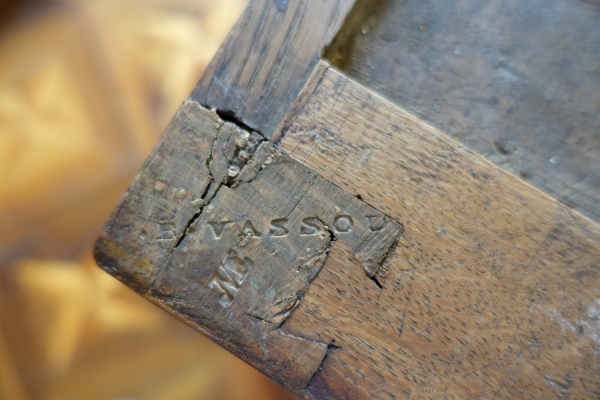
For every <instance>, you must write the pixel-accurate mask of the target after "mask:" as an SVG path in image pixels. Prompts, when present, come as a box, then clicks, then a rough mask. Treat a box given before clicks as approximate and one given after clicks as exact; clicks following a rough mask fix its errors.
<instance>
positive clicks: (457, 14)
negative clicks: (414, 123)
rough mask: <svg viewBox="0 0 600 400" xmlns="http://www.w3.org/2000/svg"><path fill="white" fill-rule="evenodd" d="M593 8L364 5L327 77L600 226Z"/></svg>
mask: <svg viewBox="0 0 600 400" xmlns="http://www.w3.org/2000/svg"><path fill="white" fill-rule="evenodd" d="M599 18H600V3H598V2H597V1H583V0H549V1H548V0H535V1H520V0H509V1H503V2H497V1H490V0H476V1H471V0H468V1H467V0H453V1H442V2H436V1H420V0H409V1H399V0H384V1H380V0H365V1H361V2H358V3H357V7H356V8H355V10H354V11H353V13H352V14H351V15H350V17H349V18H348V23H345V24H344V26H343V28H342V30H341V32H340V33H339V34H338V35H337V36H336V40H335V42H334V43H333V44H332V46H331V48H330V50H329V51H328V53H327V57H328V58H329V59H330V60H331V62H332V63H333V65H335V66H336V67H338V68H340V69H342V70H343V71H345V72H346V73H347V74H348V75H349V76H350V77H352V78H353V79H355V80H357V81H358V82H360V83H362V84H363V85H365V86H367V87H370V88H372V89H374V90H375V91H377V92H379V93H381V94H382V95H383V96H385V97H386V98H388V99H390V100H392V101H393V102H395V103H397V104H398V105H400V106H401V107H403V108H405V109H406V110H408V111H410V112H411V113H413V114H415V115H416V116H418V117H419V118H421V119H422V120H424V121H427V122H428V123H431V124H432V125H434V126H436V127H437V128H439V129H441V130H442V131H443V132H444V133H446V134H448V135H450V136H452V137H453V138H455V139H458V140H460V141H461V142H462V143H463V144H465V145H467V146H468V147H470V148H472V149H474V150H475V151H477V152H479V153H480V154H482V155H484V156H485V157H486V158H488V159H489V160H491V161H493V162H494V163H495V164H496V165H498V166H501V167H502V168H504V169H507V170H509V171H510V172H512V173H513V174H515V175H516V176H519V177H521V178H523V179H525V180H527V181H529V182H531V183H532V184H533V185H535V186H537V187H538V188H540V189H542V190H544V191H546V192H548V193H550V194H551V195H552V196H553V197H555V198H557V199H558V200H560V201H561V202H563V203H565V204H567V205H568V206H569V207H572V208H575V209H577V210H579V211H580V212H582V213H583V214H585V215H587V216H589V217H591V218H592V219H594V220H596V221H597V222H598V221H600V135H599V134H598V132H599V131H600V113H599V112H598V110H599V109H600V57H598V54H599V53H600V24H599V23H598V20H599Z"/></svg>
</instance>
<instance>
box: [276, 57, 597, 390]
mask: <svg viewBox="0 0 600 400" xmlns="http://www.w3.org/2000/svg"><path fill="white" fill-rule="evenodd" d="M321 70H322V69H321ZM314 79H316V83H315V82H312V83H311V84H309V85H308V87H309V88H310V90H309V92H308V93H305V94H304V95H303V96H301V99H302V102H303V105H301V106H298V107H295V108H293V111H292V112H290V116H289V121H287V122H286V123H285V124H284V126H285V127H286V128H284V132H283V139H282V141H281V149H282V150H284V151H285V152H286V153H288V154H289V155H290V156H291V158H293V159H295V160H297V161H298V162H300V163H302V164H304V165H305V166H307V167H309V168H311V169H313V170H314V171H316V172H317V173H319V174H320V175H321V176H322V177H323V178H325V179H327V180H329V181H331V182H332V183H333V184H335V185H337V186H339V187H340V188H341V189H344V190H345V191H347V192H349V193H352V194H354V195H356V196H359V197H361V198H363V199H364V201H365V202H367V203H368V204H370V205H371V206H373V207H374V208H376V209H378V210H380V211H382V212H384V213H385V214H386V215H388V216H389V217H390V218H392V219H394V220H396V221H398V222H399V223H401V224H402V225H403V226H404V234H403V236H402V237H401V239H400V242H399V244H398V247H397V250H396V251H395V253H394V254H393V255H391V256H389V257H388V258H387V260H386V262H385V263H384V267H383V268H381V269H380V272H379V273H380V276H379V277H380V278H381V279H379V281H380V282H381V284H382V286H383V287H378V286H377V285H374V284H373V282H372V281H371V280H369V279H368V278H367V277H366V276H365V275H364V273H363V271H362V270H361V268H360V266H359V260H357V259H356V257H355V255H353V254H352V251H351V250H350V249H349V248H348V247H347V246H346V245H345V244H344V243H342V242H336V243H335V244H334V245H333V247H332V249H331V252H330V253H329V256H328V257H327V259H326V261H325V263H324V266H323V267H322V270H321V272H320V273H319V275H317V277H316V278H315V279H314V280H313V281H312V283H311V284H310V287H309V289H308V291H307V292H306V294H305V296H304V298H303V299H302V300H301V301H300V304H299V306H298V307H297V308H296V309H295V310H294V311H293V312H292V315H291V316H290V317H289V318H288V319H287V320H286V321H285V323H284V324H283V325H282V327H281V330H282V331H284V332H286V333H288V334H291V335H295V336H302V337H305V338H308V339H311V340H315V341H317V342H325V343H326V342H330V341H332V340H335V345H336V348H335V349H332V351H331V352H330V354H329V356H328V357H327V358H326V359H325V360H324V362H323V365H322V366H321V368H320V369H319V371H318V372H317V373H316V375H315V377H314V378H313V379H312V380H311V381H310V385H309V387H308V388H307V390H306V391H305V392H304V393H305V395H307V396H308V397H313V398H346V399H350V398H352V399H358V398H382V399H383V398H404V397H411V398H507V399H514V398H556V397H558V398H578V399H579V398H597V397H598V396H600V383H599V381H598V376H599V375H600V348H599V346H600V323H599V322H598V321H599V320H600V276H599V273H598V272H599V265H598V263H599V262H600V228H599V227H598V226H597V225H596V224H594V223H593V222H591V221H589V220H588V219H586V218H585V217H582V216H581V215H580V214H578V213H577V212H574V211H572V210H569V209H568V208H567V207H565V206H563V205H562V204H561V203H559V202H557V201H556V200H554V199H552V198H550V197H548V196H547V195H545V194H543V193H541V192H540V191H538V190H537V189H535V188H533V187H531V186H530V185H529V184H527V183H525V182H523V181H521V180H519V179H517V178H515V177H514V176H512V175H510V174H509V173H507V172H505V171H503V170H501V169H499V168H497V167H495V166H493V165H492V164H491V163H489V162H488V161H486V160H485V159H483V158H482V157H481V156H479V155H477V154H475V153H473V152H472V151H471V150H468V149H467V148H465V147H463V146H462V145H460V144H459V143H458V142H455V141H454V140H453V139H451V138H449V137H448V136H447V135H445V134H443V133H441V132H439V131H437V130H436V129H435V128H432V127H431V126H429V125H427V124H425V123H424V122H422V121H421V120H419V119H418V118H416V117H414V116H413V115H411V114H409V113H407V112H406V111H404V110H402V109H399V108H398V107H397V106H395V105H393V104H392V103H389V102H387V101H385V100H383V99H382V98H380V97H378V96H377V95H375V94H373V93H372V92H370V91H369V90H368V89H366V88H364V87H362V86H360V85H358V84H357V83H355V82H353V81H351V80H349V79H348V78H346V77H344V76H343V75H341V74H340V73H338V72H335V71H333V70H326V71H325V72H324V73H320V74H316V75H315V76H314ZM384 277H385V279H384Z"/></svg>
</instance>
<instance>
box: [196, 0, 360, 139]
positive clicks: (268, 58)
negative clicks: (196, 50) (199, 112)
mask: <svg viewBox="0 0 600 400" xmlns="http://www.w3.org/2000/svg"><path fill="white" fill-rule="evenodd" d="M353 4H354V0H327V1H323V0H301V1H293V2H292V1H290V2H288V1H272V0H252V1H251V2H250V4H249V6H248V8H247V9H246V11H245V12H244V14H243V15H242V17H241V18H240V20H239V21H238V22H237V24H236V25H235V27H234V28H233V30H232V31H231V32H230V34H229V36H228V37H227V39H226V40H225V42H224V43H223V45H222V46H221V48H220V49H219V51H218V52H217V55H216V56H215V57H214V58H213V60H212V61H211V63H210V65H209V67H208V69H207V70H206V72H205V73H204V75H203V77H202V79H201V80H200V82H199V83H198V85H197V86H196V88H195V90H194V92H193V93H192V95H191V98H192V99H194V100H195V101H197V102H198V103H200V104H202V105H204V106H206V107H208V108H212V109H218V110H222V111H224V112H229V113H232V114H233V115H235V117H236V118H237V119H238V120H239V121H243V123H244V124H245V125H246V126H249V127H251V128H252V129H253V130H256V131H258V132H261V134H262V135H264V136H265V137H266V138H267V139H268V138H271V136H272V135H273V133H274V131H275V128H276V127H277V125H278V124H279V122H280V121H281V119H282V118H283V116H284V115H285V113H286V112H287V110H288V108H289V107H290V105H291V104H292V103H293V102H294V99H295V98H296V96H297V94H298V92H299V91H300V89H301V88H302V86H303V85H304V83H305V82H306V79H307V77H308V75H309V74H310V72H311V71H312V69H313V67H314V66H315V64H316V63H317V62H318V60H319V59H320V58H321V56H322V54H323V51H324V49H325V47H326V46H327V45H328V44H329V43H330V42H331V41H332V40H333V38H334V36H335V35H336V33H337V32H338V30H339V29H340V27H341V26H342V23H343V22H344V19H345V17H346V15H347V14H348V12H349V11H350V9H351V8H352V6H353Z"/></svg>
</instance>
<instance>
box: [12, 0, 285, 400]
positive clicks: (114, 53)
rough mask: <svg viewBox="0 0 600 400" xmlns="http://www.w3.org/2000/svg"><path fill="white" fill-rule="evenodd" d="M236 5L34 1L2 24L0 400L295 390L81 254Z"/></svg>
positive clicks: (268, 394)
mask: <svg viewBox="0 0 600 400" xmlns="http://www.w3.org/2000/svg"><path fill="white" fill-rule="evenodd" d="M245 5H246V0H223V1H219V2H215V1H210V0H175V1H168V0H154V1H135V0H99V1H84V0H81V1H77V0H73V1H62V2H53V3H52V4H49V3H46V2H43V3H42V2H41V3H35V4H33V5H32V4H28V5H27V7H23V9H26V10H27V11H26V12H25V11H24V12H21V13H19V14H17V15H16V17H13V18H12V19H11V20H10V21H8V24H4V25H3V26H2V27H1V28H0V60H2V62H1V63H0V399H117V398H138V399H234V398H244V399H254V398H255V399H269V398H288V397H290V396H291V395H290V394H288V392H285V391H283V389H281V388H280V387H279V386H277V385H275V384H274V383H273V382H271V381H270V380H268V379H267V378H266V377H264V376H263V375H261V374H260V373H258V372H257V371H255V370H253V369H252V368H250V367H248V366H247V365H245V364H243V363H242V362H241V361H239V360H237V359H236V358H234V357H233V356H231V355H230V354H228V353H227V352H225V351H224V350H222V349H220V348H218V347H217V346H216V345H214V344H212V342H210V341H209V340H207V339H205V338H204V337H202V336H201V335H199V334H197V333H195V332H193V331H192V330H191V329H189V328H187V327H186V326H184V325H183V324H182V323H180V322H178V321H176V320H175V319H173V318H172V317H171V316H169V315H168V314H166V313H164V312H163V311H160V310H159V309H157V308H155V307H154V306H153V305H151V304H150V303H148V302H147V301H145V300H143V299H142V298H141V297H139V296H138V295H136V294H134V293H133V292H131V291H130V290H129V289H126V288H125V287H124V286H123V285H121V284H120V283H118V282H117V281H116V280H114V279H113V278H111V277H109V276H108V275H106V274H105V273H104V272H102V271H101V270H99V269H98V268H97V267H96V266H95V264H94V262H93V261H92V260H91V259H90V258H89V254H90V251H91V250H90V248H91V243H92V242H93V240H94V239H95V237H96V236H97V234H98V232H99V231H100V229H101V227H102V225H103V223H104V222H105V221H106V219H107V218H108V216H109V214H110V212H111V211H112V209H113V208H114V206H115V204H116V203H117V201H118V199H119V198H120V196H121V194H122V193H123V192H124V190H125V188H126V187H127V186H128V184H129V182H130V180H131V179H132V177H133V175H134V174H135V172H136V171H137V170H138V169H139V168H140V166H141V164H142V162H143V160H144V159H145V158H146V155H147V154H148V153H149V151H150V150H151V148H152V146H153V145H154V143H155V142H156V140H157V138H158V136H159V135H160V134H161V132H162V131H163V129H164V127H165V126H166V125H167V123H168V122H169V120H170V118H171V116H172V115H173V114H174V113H175V110H176V109H177V108H178V107H179V105H180V104H181V102H182V101H183V99H184V98H185V97H187V95H189V93H190V92H191V90H192V88H193V87H194V85H195V83H196V82H197V80H198V79H199V77H200V76H201V74H202V72H203V71H204V69H205V67H206V66H207V64H208V62H209V61H210V59H211V58H212V57H213V55H214V53H215V52H216V50H217V48H218V46H219V45H220V43H221V41H222V40H223V39H224V37H225V35H226V34H227V32H228V31H229V30H230V29H231V27H232V26H233V23H234V22H235V20H236V19H237V18H238V16H239V15H240V14H241V12H242V10H243V8H244V7H245Z"/></svg>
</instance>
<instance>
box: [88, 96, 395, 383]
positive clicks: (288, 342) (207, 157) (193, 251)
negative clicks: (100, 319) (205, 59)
mask: <svg viewBox="0 0 600 400" xmlns="http://www.w3.org/2000/svg"><path fill="white" fill-rule="evenodd" d="M401 233H402V226H401V225H400V224H398V223H397V222H396V221H394V220H392V219H390V218H389V217H387V216H385V215H384V214H382V213H381V212H378V211H377V210H375V209H374V208H372V207H370V206H368V205H367V204H365V203H364V202H362V201H361V200H359V199H358V198H356V197H354V196H352V195H350V194H348V193H345V192H344V191H342V190H341V189H340V188H338V187H336V186H335V185H333V184H331V183H330V182H328V181H326V180H325V179H323V178H322V177H320V176H319V175H317V174H316V173H314V172H313V171H311V170H310V169H308V168H306V167H303V166H302V165H300V164H299V163H297V162H296V161H293V160H292V159H290V158H289V157H287V156H285V155H283V154H282V153H280V152H279V151H277V150H276V149H275V148H274V147H273V146H272V145H271V144H270V143H269V142H267V141H266V140H264V139H263V138H262V136H260V135H258V134H257V133H256V132H252V131H247V130H245V129H243V128H241V127H239V126H237V125H235V124H233V123H230V122H224V121H223V120H222V119H221V118H220V117H219V116H218V114H217V113H216V112H214V111H208V110H206V109H204V108H202V107H201V106H200V105H199V104H198V103H196V102H194V101H188V102H186V103H185V104H184V105H183V107H182V108H181V109H180V111H179V112H178V114H177V115H176V117H175V118H174V120H173V122H172V123H171V125H170V127H169V128H168V129H167V132H166V133H165V134H164V136H163V138H162V139H161V141H160V142H159V144H158V145H157V147H156V148H155V149H154V151H153V153H152V155H151V156H150V157H149V159H148V161H147V162H146V164H145V166H144V168H143V169H142V171H141V172H140V174H139V176H138V177H137V178H136V180H135V181H134V182H133V184H132V186H131V187H130V189H129V190H128V192H127V193H126V194H125V196H124V198H123V200H122V201H121V204H120V205H119V206H118V208H117V209H116V211H115V213H114V214H113V216H112V218H111V221H110V222H109V224H108V225H107V226H106V228H105V230H104V232H103V234H102V236H101V238H100V239H99V240H98V242H97V245H96V249H95V256H96V260H97V262H98V264H99V265H100V266H101V267H102V268H103V269H104V270H106V271H107V272H109V273H110V274H112V275H114V276H115V277H117V278H118V279H119V280H121V281H122V282H124V283H126V284H127V285H129V286H130V287H132V288H133V289H135V290H136V291H138V292H139V293H140V294H142V295H144V296H145V297H147V298H148V299H149V300H151V301H153V302H154V303H156V304H157V305H159V306H160V307H162V308H165V309H167V310H168V311H169V312H171V313H173V314H175V315H176V316H178V317H179V318H180V319H182V320H183V321H185V322H186V323H188V324H189V325H191V326H193V327H195V328H196V329H198V330H199V331H201V332H203V333H205V334H206V335H208V336H209V337H211V338H212V339H213V340H215V341H216V342H217V343H219V344H221V345H223V346H224V347H225V348H227V349H228V350H230V351H231V352H233V353H234V354H236V355H238V356H239V357H241V358H243V359H244V360H246V361H248V362H249V363H250V364H252V365H254V366H255V367H257V368H258V369H260V370H261V371H263V372H265V373H266V374H267V375H269V376H271V377H272V378H273V379H275V380H276V381H278V382H280V383H282V384H283V385H285V386H287V387H288V388H290V389H292V390H294V391H296V392H298V393H302V392H303V391H304V389H305V388H306V387H307V385H308V384H309V382H310V381H311V379H312V377H313V376H314V374H315V372H316V371H317V370H318V369H319V367H320V365H321V363H322V362H323V359H324V358H325V356H326V355H327V354H328V353H329V352H330V350H331V348H333V347H334V346H333V344H332V343H333V342H332V341H318V340H309V339H306V338H304V337H303V336H302V335H292V334H289V333H285V332H284V331H282V330H281V329H280V327H281V324H282V323H283V322H284V321H285V320H286V319H287V318H288V317H289V315H290V313H291V312H292V310H293V309H294V308H295V307H296V306H297V305H298V304H299V302H300V299H301V297H302V295H303V293H304V292H305V291H306V290H307V289H308V285H309V283H310V281H311V280H312V279H313V278H314V277H315V276H316V275H317V273H318V272H319V270H320V268H321V266H322V265H323V262H324V261H325V259H326V257H327V254H328V252H329V251H330V249H331V247H332V246H333V245H334V243H344V246H345V248H346V249H348V250H347V251H348V253H349V254H351V255H352V257H353V259H355V260H356V263H357V265H358V267H359V268H361V277H362V278H363V279H366V280H367V281H368V282H369V284H370V285H372V286H374V287H379V286H380V285H381V282H380V281H379V279H380V276H381V274H379V272H380V271H379V269H380V267H381V266H382V265H385V262H386V258H387V256H388V253H390V252H391V251H394V250H395V248H396V246H397V243H398V240H399V236H400V234H401Z"/></svg>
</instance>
